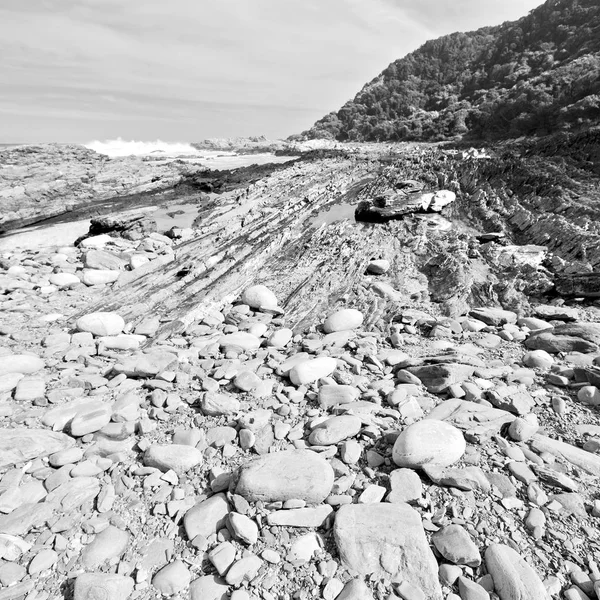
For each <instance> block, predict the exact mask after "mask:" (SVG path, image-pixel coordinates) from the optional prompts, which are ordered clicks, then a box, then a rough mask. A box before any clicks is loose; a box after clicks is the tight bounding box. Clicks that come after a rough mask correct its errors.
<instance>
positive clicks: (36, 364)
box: [0, 354, 46, 376]
mask: <svg viewBox="0 0 600 600" xmlns="http://www.w3.org/2000/svg"><path fill="white" fill-rule="evenodd" d="M45 364H46V363H45V362H44V361H43V360H42V359H41V358H39V357H38V356H33V355H31V354H9V355H7V356H2V357H1V360H0V376H3V375H8V374H9V373H21V374H23V375H29V374H31V373H36V372H37V371H40V370H41V369H43V368H44V366H45Z"/></svg>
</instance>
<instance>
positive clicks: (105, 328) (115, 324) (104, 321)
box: [76, 312, 125, 336]
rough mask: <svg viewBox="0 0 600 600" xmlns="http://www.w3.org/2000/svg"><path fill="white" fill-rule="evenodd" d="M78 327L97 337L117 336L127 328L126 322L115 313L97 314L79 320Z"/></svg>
mask: <svg viewBox="0 0 600 600" xmlns="http://www.w3.org/2000/svg"><path fill="white" fill-rule="evenodd" d="M76 327H77V330H78V331H87V332H89V333H92V334H93V335H97V336H102V335H117V334H119V333H121V332H122V331H123V329H124V328H125V321H124V320H123V317H121V316H120V315H118V314H117V313H114V312H95V313H90V314H89V315H85V316H83V317H80V318H79V319H77V323H76Z"/></svg>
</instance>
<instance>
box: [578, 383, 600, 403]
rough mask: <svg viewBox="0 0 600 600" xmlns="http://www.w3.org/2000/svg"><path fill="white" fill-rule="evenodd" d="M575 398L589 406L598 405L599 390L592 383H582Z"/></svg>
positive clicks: (599, 401)
mask: <svg viewBox="0 0 600 600" xmlns="http://www.w3.org/2000/svg"><path fill="white" fill-rule="evenodd" d="M577 400H579V401H580V402H583V403H584V404H589V405H590V406H598V405H600V390H599V389H598V388H597V387H596V386H594V385H584V386H583V387H582V388H581V389H580V390H579V391H578V392H577Z"/></svg>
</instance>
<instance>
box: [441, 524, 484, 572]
mask: <svg viewBox="0 0 600 600" xmlns="http://www.w3.org/2000/svg"><path fill="white" fill-rule="evenodd" d="M431 540H432V542H433V544H434V546H435V547H436V548H437V549H438V551H439V553H440V554H441V555H442V556H443V557H444V558H445V559H446V560H449V561H450V562H451V563H454V564H455V565H468V566H470V567H478V566H479V565H480V564H481V555H480V554H479V549H478V548H477V546H476V545H475V543H474V542H473V540H472V539H471V536H470V535H469V534H468V533H467V531H466V530H465V529H464V528H463V527H461V526H460V525H448V526H446V527H443V528H442V529H440V530H439V531H437V532H436V533H434V534H433V536H432V538H431Z"/></svg>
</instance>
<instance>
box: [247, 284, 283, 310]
mask: <svg viewBox="0 0 600 600" xmlns="http://www.w3.org/2000/svg"><path fill="white" fill-rule="evenodd" d="M241 300H242V302H243V303H244V304H247V305H248V306H249V307H250V308H276V307H277V296H275V294H274V293H273V292H272V291H271V290H270V289H269V288H268V287H267V286H266V285H252V286H250V287H249V288H246V289H245V290H244V291H243V292H242V297H241Z"/></svg>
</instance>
